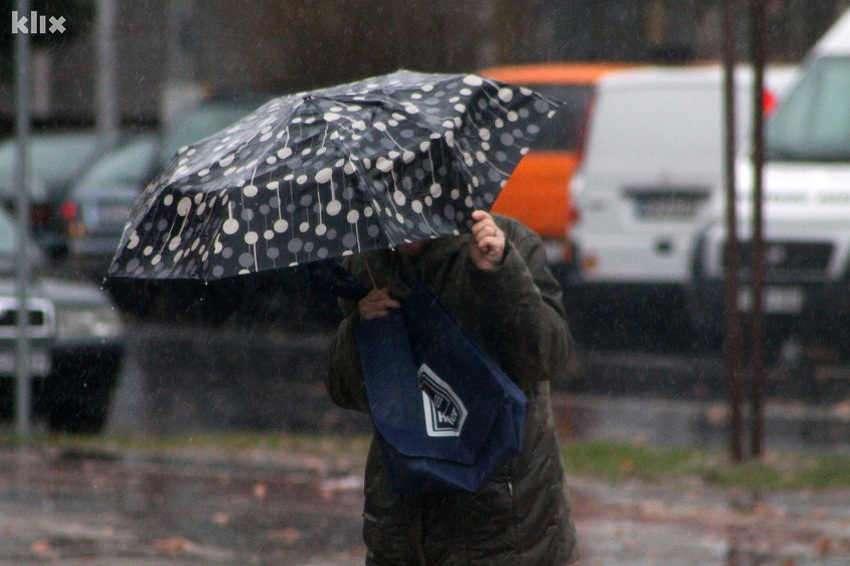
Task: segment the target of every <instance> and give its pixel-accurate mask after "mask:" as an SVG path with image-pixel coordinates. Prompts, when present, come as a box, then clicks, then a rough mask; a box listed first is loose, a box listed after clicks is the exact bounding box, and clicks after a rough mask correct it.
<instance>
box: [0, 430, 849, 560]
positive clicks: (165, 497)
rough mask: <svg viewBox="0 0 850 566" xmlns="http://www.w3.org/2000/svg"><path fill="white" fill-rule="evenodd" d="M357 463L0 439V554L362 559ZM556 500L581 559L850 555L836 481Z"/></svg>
mask: <svg viewBox="0 0 850 566" xmlns="http://www.w3.org/2000/svg"><path fill="white" fill-rule="evenodd" d="M361 445H362V444H361ZM361 466H362V451H352V452H351V454H349V455H347V456H343V457H340V455H339V454H337V455H335V456H334V457H333V458H330V457H328V456H327V455H325V456H322V455H316V454H315V453H311V454H297V453H292V452H289V451H285V450H278V451H275V450H265V451H261V452H257V451H256V450H254V451H243V452H240V453H237V454H234V453H227V454H222V453H220V452H216V451H215V450H190V451H185V452H181V453H179V455H175V453H173V452H171V453H169V454H162V453H156V452H150V451H148V452H138V451H132V450H121V449H114V450H113V449H110V450H99V451H82V450H78V449H76V450H74V449H71V450H68V449H65V450H63V449H59V448H43V447H34V448H20V447H8V446H7V447H4V448H3V449H2V451H0V486H2V487H0V565H3V566H6V565H13V564H14V565H30V564H32V565H37V564H65V565H84V564H85V565H95V566H100V565H103V566H107V565H109V566H125V565H126V566H131V565H132V566H141V565H150V566H159V565H189V564H228V565H245V564H269V565H271V564H274V565H280V566H321V565H326V566H353V565H355V564H362V563H363V554H364V548H363V546H362V543H361V540H360V511H361V505H362V481H361V480H360V469H361ZM570 499H571V501H572V503H573V507H574V513H575V516H576V522H577V528H578V533H579V537H580V547H581V553H582V556H583V559H582V561H581V562H580V564H581V566H815V565H818V566H839V565H842V566H844V565H847V564H850V492H844V491H827V492H818V493H815V492H805V493H790V494H780V495H770V496H765V497H763V498H758V497H754V496H753V495H752V494H748V493H743V492H738V491H735V490H721V489H716V488H712V487H707V486H704V485H668V486H657V485H646V484H642V483H640V482H631V483H625V484H622V485H616V486H612V485H607V484H604V483H600V482H598V481H595V480H591V479H583V478H572V479H571V480H570Z"/></svg>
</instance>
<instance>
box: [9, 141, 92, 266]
mask: <svg viewBox="0 0 850 566" xmlns="http://www.w3.org/2000/svg"><path fill="white" fill-rule="evenodd" d="M100 150H101V146H100V140H99V138H98V135H97V133H96V132H94V131H91V130H87V131H75V132H63V133H36V134H32V135H31V136H30V138H29V152H28V170H29V182H30V201H31V204H30V221H31V228H32V237H33V240H34V241H35V242H36V243H37V244H39V245H40V246H41V247H42V249H44V251H45V252H46V253H47V254H48V256H49V257H50V258H60V257H63V256H65V254H67V251H68V245H67V242H66V241H65V233H64V227H63V224H62V221H61V215H60V206H61V203H62V201H63V200H64V198H65V195H66V193H67V192H68V190H69V189H70V186H71V183H72V182H73V180H74V179H76V178H77V177H78V176H79V175H80V174H81V173H82V172H83V171H85V169H86V168H87V167H88V166H89V165H90V164H91V163H92V162H93V161H94V159H95V158H96V157H97V155H98V154H99V152H100ZM16 157H17V140H16V139H14V138H8V139H6V140H4V141H3V142H2V143H0V205H2V206H3V208H5V209H6V210H8V211H13V210H15V209H16V207H17V192H18V191H17V187H16V186H15V182H16V179H15V164H16Z"/></svg>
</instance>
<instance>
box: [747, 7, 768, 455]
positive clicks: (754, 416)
mask: <svg viewBox="0 0 850 566" xmlns="http://www.w3.org/2000/svg"><path fill="white" fill-rule="evenodd" d="M764 8H765V6H764V0H750V36H751V38H750V49H751V51H752V61H753V153H752V160H753V199H752V200H753V226H752V228H753V232H752V242H753V243H752V254H753V256H752V258H751V266H752V269H751V271H752V299H753V300H752V311H751V313H752V320H751V325H752V326H751V328H750V333H751V334H750V336H751V339H752V345H751V347H750V349H751V354H750V371H751V377H750V379H751V383H750V413H751V415H750V418H751V421H752V424H751V428H750V433H751V439H750V454H751V455H752V456H753V457H754V458H760V457H761V456H762V453H763V451H764V446H763V445H764V408H763V400H764V384H765V359H764V355H765V354H764V346H765V330H764V305H763V300H764V276H765V274H764V227H763V224H764V222H763V202H764V194H763V186H762V169H763V166H764V65H765V38H766V35H767V30H766V29H765V9H764Z"/></svg>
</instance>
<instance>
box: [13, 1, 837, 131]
mask: <svg viewBox="0 0 850 566" xmlns="http://www.w3.org/2000/svg"><path fill="white" fill-rule="evenodd" d="M766 1H767V12H768V18H769V30H770V32H769V33H770V38H769V45H768V50H769V59H770V60H771V61H789V62H798V61H799V60H800V58H801V57H802V56H803V55H804V54H805V53H806V51H807V50H808V49H809V47H811V45H812V44H813V43H814V41H815V40H816V39H817V38H818V37H819V36H820V35H821V34H822V33H823V31H824V30H826V29H827V28H828V27H829V25H830V24H831V23H832V22H833V21H834V20H835V18H836V17H837V15H838V14H840V13H841V12H842V11H843V10H844V9H846V8H847V7H848V5H850V2H848V0H818V1H816V2H813V1H810V0H766ZM722 4H723V1H722V0H606V1H604V2H601V1H599V0H523V1H517V0H465V1H464V2H456V1H455V0H431V1H430V2H391V1H387V0H286V1H280V0H252V1H250V2H245V1H238V0H207V1H204V2H201V1H200V0H139V1H135V0H134V1H132V2H131V1H126V0H125V1H120V0H117V1H116V4H115V5H116V9H117V14H116V18H115V20H116V21H115V33H114V37H115V42H114V52H115V58H116V61H117V69H116V76H115V81H114V85H115V89H116V90H117V93H116V94H115V98H116V100H117V104H118V113H119V115H120V118H121V121H122V122H123V123H124V124H132V123H138V124H141V125H144V126H154V125H156V124H157V123H159V122H161V121H163V120H166V119H168V116H169V114H170V113H173V112H176V111H179V108H180V104H181V101H184V100H186V101H188V100H191V99H192V98H193V97H197V96H200V95H201V94H203V93H206V92H210V91H218V90H227V89H250V90H262V91H270V92H276V93H277V92H292V91H297V90H302V89H307V88H314V87H318V86H323V85H328V84H334V83H338V82H342V81H347V80H355V79H358V78H362V77H364V76H368V75H373V74H379V73H383V72H389V71H393V70H396V69H398V68H409V69H414V70H422V71H471V70H475V69H479V68H482V67H486V66H490V65H495V64H504V63H511V62H532V61H563V60H603V61H604V60H610V61H646V62H684V61H689V60H705V59H718V58H719V56H720V49H721V27H720V11H721V8H722ZM98 5H99V1H98V0H33V1H32V7H33V9H34V10H37V11H39V14H46V15H56V16H63V17H65V18H66V19H67V20H68V24H67V31H66V32H64V33H62V34H42V35H40V36H39V35H34V36H32V37H33V42H34V58H33V64H32V74H33V83H34V93H33V98H32V100H33V113H34V118H35V120H36V124H35V126H36V127H41V128H45V127H55V126H63V125H88V124H91V123H93V122H94V120H95V117H96V114H97V111H98V109H97V108H96V105H97V102H96V101H97V100H98V98H97V96H96V94H97V84H98V80H97V75H98V64H97V62H98V57H97V53H98V47H97V44H98V42H97V37H96V36H97V29H98V28H97V26H96V19H97V18H96V14H97V9H98ZM747 6H748V2H746V1H745V0H741V1H740V2H739V10H740V13H741V17H740V18H739V22H740V28H739V30H738V34H739V36H740V41H739V48H740V57H741V58H742V59H746V57H747V42H746V39H747V31H748V28H747ZM14 7H15V0H0V12H2V14H3V21H4V24H3V25H2V26H0V136H3V135H6V134H9V133H10V132H11V130H12V115H13V108H14V96H13V92H14V89H13V82H14V50H13V45H14V34H12V33H11V31H12V26H11V25H10V24H9V22H10V20H11V17H10V16H11V12H12V10H14Z"/></svg>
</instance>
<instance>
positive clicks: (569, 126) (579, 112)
mask: <svg viewBox="0 0 850 566" xmlns="http://www.w3.org/2000/svg"><path fill="white" fill-rule="evenodd" d="M527 86H528V88H531V89H534V90H535V91H537V92H539V93H540V94H542V95H543V96H545V97H547V98H549V99H551V100H555V101H557V102H560V103H561V104H562V105H561V106H560V107H559V108H558V111H557V112H555V115H554V116H553V117H552V119H551V120H544V122H543V123H542V124H541V125H540V134H539V135H537V136H536V137H535V138H534V140H532V142H531V150H532V151H576V150H577V149H578V143H579V134H580V130H581V126H582V122H583V120H584V113H585V108H586V107H587V103H588V100H589V99H590V95H591V87H590V86H588V85H540V84H538V85H534V84H530V85H527Z"/></svg>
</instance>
